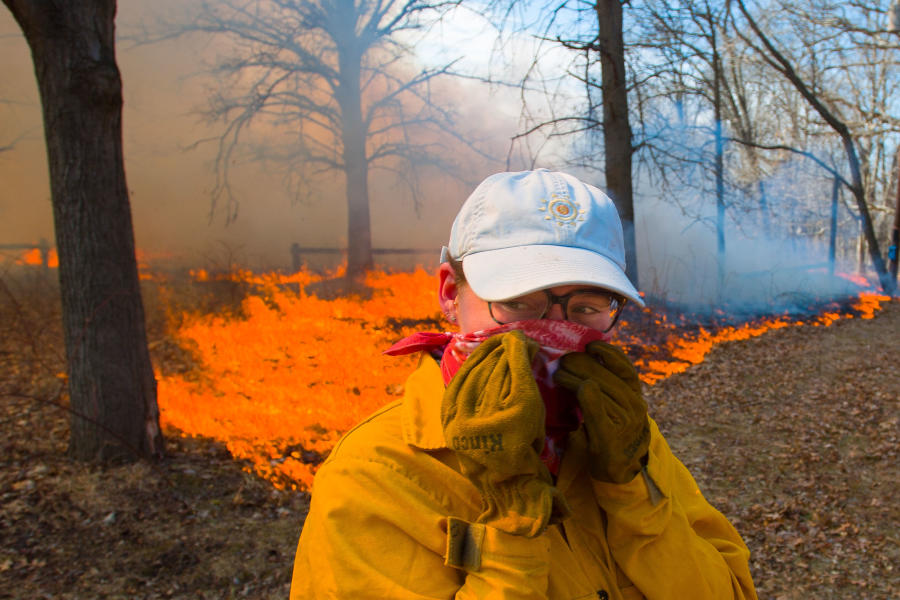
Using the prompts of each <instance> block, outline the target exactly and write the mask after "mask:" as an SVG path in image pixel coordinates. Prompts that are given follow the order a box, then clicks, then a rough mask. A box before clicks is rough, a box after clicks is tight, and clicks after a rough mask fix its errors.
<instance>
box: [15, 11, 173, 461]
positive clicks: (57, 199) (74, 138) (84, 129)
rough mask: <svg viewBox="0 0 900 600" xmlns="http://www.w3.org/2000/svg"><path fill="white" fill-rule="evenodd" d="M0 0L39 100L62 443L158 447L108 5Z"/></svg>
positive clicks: (77, 453) (79, 449)
mask: <svg viewBox="0 0 900 600" xmlns="http://www.w3.org/2000/svg"><path fill="white" fill-rule="evenodd" d="M4 3H5V4H6V5H7V6H8V7H9V9H10V10H11V11H12V13H13V16H14V17H15V19H16V21H18V23H19V25H20V27H21V28H22V31H23V32H24V34H25V38H26V39H27V41H28V45H29V46H30V48H31V54H32V59H33V61H34V69H35V74H36V76H37V82H38V88H39V90H40V95H41V105H42V107H43V115H44V133H45V137H46V143H47V157H48V163H49V167H50V191H51V197H52V203H53V219H54V224H55V227H56V245H57V248H58V252H59V281H60V289H61V296H62V314H63V330H64V334H65V343H66V355H67V359H68V364H69V395H70V400H71V409H72V430H71V438H70V443H69V451H70V453H71V455H72V456H74V457H75V458H78V459H83V460H110V459H113V460H118V459H134V458H137V457H149V456H160V455H162V453H163V439H162V435H161V433H160V429H159V410H158V408H157V403H156V379H155V378H154V375H153V368H152V366H151V363H150V356H149V353H148V350H147V337H146V331H145V323H144V309H143V304H142V302H141V295H140V286H139V280H138V273H137V264H136V261H135V256H134V234H133V230H132V222H131V207H130V205H129V201H128V190H127V187H126V184H125V167H124V163H123V157H122V82H121V79H120V76H119V69H118V67H117V65H116V57H115V32H114V31H115V14H116V3H115V1H114V0H92V1H85V2H76V3H63V2H58V3H57V2H41V1H30V0H4Z"/></svg>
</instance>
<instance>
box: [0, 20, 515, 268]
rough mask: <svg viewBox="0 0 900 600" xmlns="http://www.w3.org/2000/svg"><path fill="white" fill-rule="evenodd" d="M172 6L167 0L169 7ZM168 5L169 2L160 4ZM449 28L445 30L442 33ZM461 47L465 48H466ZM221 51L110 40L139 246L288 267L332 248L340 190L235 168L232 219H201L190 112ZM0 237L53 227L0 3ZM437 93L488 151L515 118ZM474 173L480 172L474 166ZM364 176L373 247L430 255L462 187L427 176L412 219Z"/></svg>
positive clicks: (204, 207) (339, 223) (198, 44)
mask: <svg viewBox="0 0 900 600" xmlns="http://www.w3.org/2000/svg"><path fill="white" fill-rule="evenodd" d="M174 4H176V5H177V3H174ZM161 6H164V5H160V4H158V3H151V2H122V3H120V5H119V16H118V18H117V30H118V32H119V34H120V35H123V34H127V33H128V32H129V31H132V30H133V27H134V26H135V25H136V24H138V23H140V22H141V20H142V19H152V18H153V17H154V16H155V15H154V14H153V12H152V11H154V10H160V7H161ZM170 6H172V5H170ZM451 30H452V28H451ZM464 43H470V44H472V47H471V49H467V48H459V51H460V52H463V53H468V54H482V55H483V54H484V52H485V48H486V47H487V46H486V43H485V41H484V40H483V39H481V40H478V39H469V40H468V41H466V42H464ZM470 50H471V52H470ZM218 52H220V49H217V48H215V47H214V46H213V45H211V44H208V43H206V42H204V41H203V40H200V39H194V40H183V41H179V42H177V43H173V42H166V43H161V44H154V45H145V46H137V47H135V46H133V45H131V44H129V43H128V42H126V41H121V40H120V42H119V44H118V46H117V55H118V63H119V68H120V70H121V73H122V80H123V87H124V90H123V91H124V99H125V104H124V113H123V123H124V146H125V167H126V175H127V180H128V186H129V189H130V190H131V205H132V212H133V216H134V223H135V235H136V239H137V245H138V247H139V248H141V249H143V250H145V251H148V252H150V253H174V254H177V255H184V256H185V257H186V260H187V261H188V262H192V261H196V262H197V263H201V262H203V261H204V260H206V259H207V258H208V257H211V258H214V259H216V260H224V258H225V256H226V255H227V254H229V253H234V254H235V256H237V257H238V258H239V259H240V260H242V261H243V262H246V263H247V264H249V265H250V266H259V267H276V266H287V265H289V263H290V258H289V253H288V248H289V247H290V245H291V243H293V242H298V243H300V244H301V245H309V246H336V245H343V244H344V242H345V238H346V233H345V228H346V224H345V223H346V211H345V208H344V197H343V190H342V186H341V185H339V184H337V183H332V184H330V185H324V186H322V188H321V189H320V190H319V192H318V193H317V194H316V198H315V200H314V201H312V202H310V203H308V204H302V205H298V204H296V203H292V202H291V200H290V199H289V197H288V195H287V194H286V193H285V191H284V189H283V187H282V185H281V176H280V175H278V174H275V173H270V172H266V171H265V170H264V169H263V168H262V167H259V166H256V167H253V166H251V167H244V168H241V169H240V170H239V171H238V172H237V176H236V178H235V181H236V183H237V186H236V187H237V191H238V194H239V195H240V199H241V203H240V210H239V216H238V219H237V221H236V222H234V223H233V224H231V225H228V226H227V227H226V226H225V223H224V213H221V212H220V213H218V214H216V215H215V216H214V218H213V221H212V222H211V223H210V221H209V210H210V201H209V190H210V189H211V187H212V185H213V183H214V178H213V173H212V169H211V164H210V159H211V158H212V156H213V152H214V147H213V145H211V144H208V145H206V146H201V147H200V148H197V149H193V150H188V149H187V148H189V147H190V146H191V145H192V144H193V143H194V142H195V141H197V140H199V139H203V138H206V137H209V136H212V135H215V134H216V132H217V131H216V130H215V129H210V128H207V127H206V126H204V125H202V124H201V123H200V121H199V118H198V117H197V116H196V115H195V114H193V113H192V111H193V110H194V109H195V108H196V107H197V106H198V105H200V104H201V103H202V101H203V99H204V97H205V87H204V86H205V85H207V84H208V81H209V80H208V79H204V78H203V77H201V76H198V75H197V74H198V73H199V72H200V71H201V70H202V69H203V66H204V61H210V60H212V59H213V58H214V56H215V55H216V54H217V53H218ZM0 56H3V60H2V61H0V100H2V101H4V104H2V105H0V146H3V145H5V144H7V143H9V142H10V141H13V140H16V143H15V146H14V148H13V149H12V150H10V151H7V152H4V153H2V154H0V182H2V186H0V243H31V242H37V240H38V239H40V238H42V237H44V238H47V239H49V240H51V243H52V239H53V222H52V213H51V206H50V199H49V198H50V193H49V185H48V181H47V170H46V169H47V167H46V157H45V148H44V141H43V129H42V124H41V119H40V106H39V100H38V95H37V86H36V83H35V80H34V73H33V69H32V65H31V58H30V54H29V51H28V47H27V44H26V43H25V40H24V38H23V37H22V36H21V33H20V32H19V30H18V27H17V25H16V23H15V22H14V21H13V19H12V16H11V15H10V14H9V11H8V10H6V9H5V8H3V9H0ZM448 96H452V97H454V98H455V100H452V102H453V103H454V105H455V106H456V108H457V109H458V110H459V111H460V113H461V114H462V115H463V116H464V119H463V120H464V122H465V123H466V124H467V126H471V127H474V128H477V130H478V131H479V133H481V134H482V135H484V134H485V133H488V134H490V132H491V131H493V132H495V136H494V137H496V139H497V146H496V148H497V150H498V158H499V159H501V160H502V159H503V158H505V156H504V153H505V150H506V143H507V141H506V140H508V138H509V136H510V135H511V134H512V133H514V130H515V124H516V118H517V111H518V107H517V103H516V100H515V95H514V94H512V93H509V92H507V93H506V96H497V95H494V96H491V95H490V94H489V90H488V89H487V88H486V87H484V86H482V85H480V84H477V83H474V82H466V81H457V82H456V83H454V84H452V85H451V86H450V88H449V94H448ZM501 169H502V163H499V162H498V163H497V164H495V165H489V164H485V161H481V162H480V163H477V164H476V165H475V166H473V167H472V172H471V173H469V172H467V173H466V175H467V178H468V179H469V180H470V181H475V182H477V180H479V179H481V178H482V177H483V176H485V175H487V174H489V173H490V172H493V171H496V170H501ZM479 171H481V172H479ZM371 183H372V190H371V191H372V198H371V201H372V229H373V240H374V245H375V246H376V247H379V246H380V247H385V246H390V247H404V246H407V247H430V246H434V247H435V248H436V250H435V252H436V253H437V252H438V251H439V248H440V245H441V243H442V242H443V241H444V238H445V237H446V236H447V235H448V232H449V228H450V223H451V221H452V218H453V215H454V214H455V212H456V210H457V209H458V207H459V205H460V204H461V203H462V201H463V200H464V199H465V196H466V195H467V193H468V191H469V189H470V187H471V185H472V184H471V183H463V182H459V181H447V180H443V181H435V180H434V178H430V179H429V181H426V183H425V188H426V196H427V198H426V202H425V203H423V206H422V207H421V210H420V214H419V216H418V217H417V216H416V213H415V211H414V209H413V204H412V201H411V199H410V198H409V196H408V194H406V193H405V191H404V190H403V189H402V188H401V187H397V186H395V185H393V184H392V183H391V182H390V181H389V180H388V179H386V178H384V177H383V176H382V177H378V176H373V177H372V178H371Z"/></svg>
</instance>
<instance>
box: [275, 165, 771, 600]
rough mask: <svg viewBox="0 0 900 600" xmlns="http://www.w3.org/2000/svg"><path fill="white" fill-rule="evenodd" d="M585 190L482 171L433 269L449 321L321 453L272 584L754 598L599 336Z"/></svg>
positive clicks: (610, 232)
mask: <svg viewBox="0 0 900 600" xmlns="http://www.w3.org/2000/svg"><path fill="white" fill-rule="evenodd" d="M623 246H624V245H623V235H622V227H621V223H620V221H619V217H618V215H617V213H616V210H615V208H614V206H613V204H612V202H611V201H610V200H609V198H608V197H607V196H606V195H604V194H603V193H602V192H601V191H600V190H599V189H597V188H595V187H593V186H590V185H588V184H586V183H583V182H582V181H579V180H578V179H576V178H575V177H573V176H571V175H568V174H564V173H558V172H552V171H547V170H537V171H524V172H519V173H499V174H496V175H493V176H491V177H489V178H487V179H486V180H485V181H484V182H482V183H481V184H480V185H479V186H478V187H477V188H476V189H475V191H474V192H473V193H472V195H471V196H470V197H469V198H468V199H467V200H466V202H465V204H464V205H463V206H462V208H461V209H460V212H459V214H458V215H457V217H456V220H455V221H454V224H453V228H452V230H451V233H450V242H449V245H448V246H447V247H445V248H444V249H443V253H442V264H441V266H440V269H439V274H438V276H439V282H438V285H439V300H440V304H441V308H442V310H443V311H444V313H445V315H447V318H448V319H449V320H450V321H451V322H455V323H457V324H458V326H459V331H458V332H453V333H430V334H429V333H422V334H417V335H415V336H412V337H411V338H408V339H406V340H403V341H401V342H400V343H398V344H397V345H395V347H394V348H392V349H391V350H390V351H389V353H395V354H396V353H404V352H411V351H418V352H421V356H420V360H419V366H418V368H417V369H416V370H415V371H414V372H413V374H412V375H411V376H410V377H409V379H408V380H407V382H406V386H405V390H404V395H403V397H402V399H400V400H398V401H396V402H394V403H392V404H389V405H387V406H385V407H384V408H383V409H381V410H380V411H378V412H377V413H375V414H374V415H372V416H371V417H369V418H368V419H366V420H365V421H364V422H362V423H360V424H359V425H357V426H356V427H355V428H354V429H352V430H351V431H349V432H348V433H347V434H346V435H345V436H344V437H343V438H342V439H341V440H340V441H339V442H338V444H337V445H336V446H335V448H334V449H333V450H332V452H331V453H330V455H329V456H328V459H327V460H326V461H325V463H324V464H323V465H322V466H321V468H320V469H319V471H318V473H317V474H316V478H315V481H314V484H313V490H312V502H311V505H310V510H309V515H308V516H307V519H306V522H305V523H304V525H303V530H302V532H301V535H300V542H299V545H298V549H297V555H296V559H295V562H294V572H293V579H292V583H291V598H292V599H300V598H354V599H359V598H396V599H407V598H408V599H412V598H416V599H424V598H460V599H461V598H498V599H501V598H502V599H518V598H521V599H539V598H550V599H575V598H600V599H604V600H605V599H615V600H620V599H636V598H647V599H650V600H658V599H663V598H679V599H691V600H700V599H706V598H709V599H716V600H722V599H727V598H735V599H738V598H756V592H755V590H754V587H753V582H752V579H751V576H750V571H749V566H748V560H749V551H748V550H747V547H746V546H745V544H744V543H743V541H742V540H741V537H740V535H739V534H738V533H737V531H736V530H735V529H734V527H733V526H732V525H731V524H730V523H729V522H728V520H727V519H726V518H725V517H724V516H723V515H722V514H721V513H719V512H718V511H717V510H716V509H715V508H713V507H712V506H711V505H710V504H709V503H708V502H707V501H706V499H705V498H704V497H703V495H702V493H701V492H700V490H699V489H698V487H697V484H696V483H695V482H694V479H693V478H692V477H691V475H690V473H689V472H688V470H687V469H686V468H685V467H684V465H683V464H682V463H681V462H680V461H679V460H678V459H677V458H676V457H675V456H674V455H673V454H672V451H671V450H670V449H669V446H668V445H667V444H666V441H665V439H664V438H663V437H662V435H661V434H660V432H659V429H658V428H657V426H656V424H655V423H654V422H653V420H652V419H651V418H650V417H649V416H648V414H647V406H646V404H645V402H644V400H643V397H642V395H641V386H640V381H639V379H638V377H637V373H636V372H635V369H634V367H633V366H632V365H631V363H630V362H629V361H628V359H627V358H626V357H625V355H624V353H622V351H621V350H619V349H618V348H616V347H614V346H612V345H611V344H609V343H608V337H607V332H608V331H609V330H610V329H612V327H613V326H614V325H615V323H616V320H617V319H618V315H619V314H620V311H621V308H622V306H623V305H624V304H625V302H627V301H631V302H635V303H637V304H639V305H642V304H643V301H642V300H641V297H640V294H639V293H638V291H637V290H636V289H635V288H634V286H633V285H632V284H631V282H630V281H629V280H628V278H627V277H626V275H625V272H624V267H625V258H624V247H623Z"/></svg>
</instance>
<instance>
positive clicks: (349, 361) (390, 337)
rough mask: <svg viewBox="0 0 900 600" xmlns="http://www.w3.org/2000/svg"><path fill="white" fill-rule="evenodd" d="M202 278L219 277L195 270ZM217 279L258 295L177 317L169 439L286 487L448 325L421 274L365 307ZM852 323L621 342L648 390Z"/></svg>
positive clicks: (165, 400)
mask: <svg viewBox="0 0 900 600" xmlns="http://www.w3.org/2000/svg"><path fill="white" fill-rule="evenodd" d="M194 277H195V278H196V280H197V281H208V280H210V278H211V277H212V276H211V275H210V274H209V273H207V272H206V271H204V270H197V271H195V272H194ZM221 277H226V278H239V279H241V280H243V281H245V282H249V283H253V284H254V285H255V286H257V290H258V291H257V292H255V293H254V294H253V295H250V296H248V297H247V298H246V299H245V300H244V301H243V305H242V312H243V316H242V317H238V316H216V315H210V314H206V315H193V316H189V315H180V316H179V319H178V322H180V323H181V325H180V326H178V328H177V331H175V332H174V335H175V336H176V337H177V339H178V340H179V342H180V343H181V344H182V345H183V346H185V347H188V348H192V349H193V351H194V352H195V353H196V356H197V358H198V360H199V366H198V368H196V369H195V370H193V371H191V372H188V373H184V374H178V375H162V374H159V373H158V374H157V378H158V381H159V404H160V413H161V420H162V423H163V425H164V426H166V427H167V428H169V430H170V431H172V430H173V429H174V430H176V431H178V432H181V433H182V434H184V435H199V436H205V437H210V438H214V439H217V440H220V441H222V442H224V443H225V445H226V446H227V448H228V450H229V451H230V452H231V453H232V455H233V456H234V457H235V458H236V459H238V460H243V461H246V463H247V467H246V468H247V469H248V470H251V469H252V470H253V471H255V472H256V473H258V474H259V475H261V476H263V477H265V478H267V479H269V480H270V481H271V482H272V483H273V484H274V485H275V486H276V487H278V488H285V487H290V488H292V489H297V488H301V489H303V488H309V487H310V486H311V484H312V479H313V475H314V473H315V471H316V469H317V465H318V463H319V462H321V460H322V458H323V457H324V456H326V455H327V454H328V452H329V451H330V450H331V448H332V447H333V446H334V444H335V442H336V441H337V439H338V438H339V437H340V435H341V434H342V433H344V432H346V431H347V430H348V429H350V428H351V427H352V426H353V425H354V424H355V423H357V422H359V421H360V420H361V419H362V418H364V417H365V416H367V415H369V414H371V413H372V412H373V411H374V410H375V409H377V408H378V407H380V406H382V405H383V404H385V403H386V402H387V401H388V400H389V399H390V398H391V397H397V396H400V395H401V394H402V392H403V386H402V384H403V381H404V380H405V378H406V376H407V375H408V374H409V372H410V370H411V368H412V366H413V361H414V358H412V357H386V356H384V355H382V354H381V351H382V350H383V349H385V348H386V347H387V346H389V345H390V344H391V343H393V342H394V341H396V340H397V339H399V338H401V337H404V336H406V335H409V334H411V333H413V332H414V331H416V330H423V329H424V330H429V329H430V330H433V329H436V328H443V327H445V326H446V323H442V322H441V321H440V319H441V314H440V312H439V311H438V309H437V307H438V302H437V281H436V278H435V276H434V275H433V274H430V273H427V272H425V271H424V270H423V269H421V268H420V269H418V270H416V271H414V272H412V273H393V274H388V273H383V272H376V273H372V274H370V275H369V276H368V278H367V280H366V283H367V285H369V286H370V287H371V288H372V290H373V292H372V297H371V298H369V299H359V298H356V299H353V298H338V299H335V300H322V299H319V298H317V297H315V296H310V295H307V294H305V293H304V292H303V291H300V292H295V291H291V290H290V286H289V284H295V287H298V288H299V289H301V290H302V289H303V287H304V286H307V285H308V284H310V283H313V282H315V281H316V280H317V279H318V278H316V277H314V276H313V275H311V274H309V273H307V272H300V273H296V274H294V275H291V276H279V275H274V274H268V275H255V274H253V273H249V272H237V273H233V274H230V275H223V276H221ZM887 301H889V298H888V297H887V296H882V295H878V294H870V293H866V294H862V295H861V296H860V298H859V300H858V301H857V303H856V305H855V306H854V307H853V308H854V310H856V311H858V312H859V314H860V317H861V318H872V316H873V315H874V313H875V311H877V310H879V309H880V307H881V305H882V304H883V303H884V302H887ZM645 315H650V312H649V309H647V312H646V313H645ZM845 317H852V315H841V314H838V313H837V312H828V313H824V314H821V315H818V316H817V317H815V318H813V319H812V320H811V321H810V320H807V321H806V322H799V321H792V320H789V319H788V318H786V317H778V318H769V319H761V320H759V321H758V322H753V323H748V324H745V325H741V326H734V327H722V328H720V329H717V330H715V331H709V330H706V329H699V330H698V331H697V332H695V333H691V334H685V333H684V332H683V328H679V327H678V326H676V325H674V324H672V323H670V322H668V321H667V320H666V319H665V317H662V318H659V319H656V321H657V322H656V325H655V326H656V327H657V328H658V329H659V330H660V331H661V332H662V342H661V343H659V344H658V345H653V344H649V343H647V340H641V339H639V338H637V337H634V334H629V333H628V332H627V327H628V325H627V324H625V325H624V331H622V332H620V333H619V334H617V336H616V337H617V342H618V343H620V344H623V345H625V346H628V347H630V348H633V349H635V351H637V350H640V351H641V352H643V355H642V357H640V358H638V359H637V360H635V364H636V365H637V367H638V369H639V371H640V372H641V378H642V379H643V380H644V381H645V382H647V383H648V384H651V385H652V384H654V383H656V382H658V381H660V380H662V379H665V378H666V377H668V376H670V375H672V374H674V373H678V372H681V371H684V370H686V369H687V368H688V367H689V366H691V365H694V364H697V363H699V362H701V361H702V360H703V359H704V357H705V356H706V355H707V354H708V353H709V351H710V350H711V349H712V348H713V347H714V346H715V345H716V344H720V343H722V342H726V341H730V340H742V339H748V338H750V337H755V336H758V335H761V334H763V333H764V332H766V331H769V330H772V329H778V328H783V327H789V326H794V325H800V324H810V323H812V324H813V325H819V326H828V325H831V324H832V323H833V322H834V321H835V320H837V319H839V318H845ZM620 329H621V328H620Z"/></svg>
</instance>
